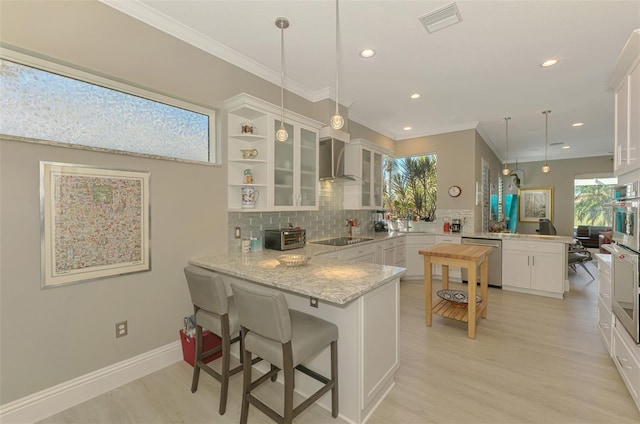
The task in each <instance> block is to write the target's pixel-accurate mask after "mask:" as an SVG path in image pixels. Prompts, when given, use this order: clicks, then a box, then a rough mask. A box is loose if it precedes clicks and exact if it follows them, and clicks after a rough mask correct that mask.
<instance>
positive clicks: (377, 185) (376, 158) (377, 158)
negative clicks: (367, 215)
mask: <svg viewBox="0 0 640 424" xmlns="http://www.w3.org/2000/svg"><path fill="white" fill-rule="evenodd" d="M373 202H374V204H373V205H371V206H378V207H380V206H382V155H381V154H380V153H374V154H373Z"/></svg>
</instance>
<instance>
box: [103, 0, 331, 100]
mask: <svg viewBox="0 0 640 424" xmlns="http://www.w3.org/2000/svg"><path fill="white" fill-rule="evenodd" d="M98 1H99V2H101V3H103V4H104V5H106V6H109V7H111V8H113V9H115V10H117V11H119V12H122V13H124V14H125V15H128V16H131V17H132V18H134V19H136V20H138V21H140V22H143V23H145V24H147V25H149V26H152V27H154V28H156V29H158V30H160V31H162V32H164V33H166V34H169V35H171V36H173V37H175V38H177V39H179V40H182V41H184V42H185V43H187V44H190V45H192V46H194V47H197V48H198V49H200V50H203V51H205V52H207V53H209V54H211V55H213V56H216V57H217V58H219V59H222V60H224V61H225V62H229V63H230V64H232V65H234V66H237V67H238V68H240V69H243V70H245V71H247V72H250V73H252V74H254V75H256V76H258V77H260V78H262V79H264V80H266V81H269V82H270V83H272V84H275V85H277V86H280V77H281V75H280V72H275V71H273V70H271V69H269V68H267V67H266V66H264V65H262V64H260V63H258V62H256V61H255V60H253V59H251V58H250V57H247V56H245V55H243V54H240V53H238V52H237V51H235V50H233V49H231V48H229V47H228V46H226V45H224V44H222V43H220V42H218V41H216V40H214V39H212V38H210V37H207V36H206V35H204V34H202V33H201V32H198V31H195V30H194V29H192V28H189V27H188V26H186V25H184V24H182V23H181V22H179V21H176V20H175V19H172V18H170V17H168V16H167V15H165V14H163V13H160V12H158V11H156V10H155V9H152V8H151V7H149V6H147V5H146V4H144V3H141V2H140V1H138V0H98ZM284 88H285V89H286V90H287V91H290V92H292V93H294V94H297V95H298V96H300V97H302V98H304V99H306V100H309V101H311V102H316V101H317V100H315V99H318V98H319V99H320V100H323V99H324V97H322V96H324V95H325V94H324V89H323V90H318V91H314V90H311V89H309V88H308V87H306V86H305V85H303V84H301V83H299V82H297V81H295V80H292V79H291V78H287V77H286V76H285V81H284Z"/></svg>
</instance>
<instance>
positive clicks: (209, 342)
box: [180, 330, 222, 366]
mask: <svg viewBox="0 0 640 424" xmlns="http://www.w3.org/2000/svg"><path fill="white" fill-rule="evenodd" d="M180 341H181V342H182V356H183V357H184V360H185V361H186V362H187V363H188V364H189V365H191V366H193V364H194V359H195V357H196V338H195V337H189V336H187V335H186V334H185V333H184V331H183V330H180ZM221 343H222V342H221V340H220V337H218V336H216V335H215V334H213V333H212V332H211V331H203V332H202V344H203V346H202V351H203V352H206V351H208V350H211V349H213V348H214V347H216V346H218V345H220V344H221ZM221 356H222V352H218V353H216V354H215V355H211V356H209V357H208V358H207V359H205V360H204V362H211V361H213V360H214V359H216V358H219V357H221Z"/></svg>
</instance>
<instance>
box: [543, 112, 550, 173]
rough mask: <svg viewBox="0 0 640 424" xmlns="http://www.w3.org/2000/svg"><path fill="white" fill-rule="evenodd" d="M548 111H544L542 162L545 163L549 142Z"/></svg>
mask: <svg viewBox="0 0 640 424" xmlns="http://www.w3.org/2000/svg"><path fill="white" fill-rule="evenodd" d="M549 112H551V111H550V110H547V111H545V112H544V164H545V165H546V164H547V145H548V144H549Z"/></svg>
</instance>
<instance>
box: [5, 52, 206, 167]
mask: <svg viewBox="0 0 640 424" xmlns="http://www.w3.org/2000/svg"><path fill="white" fill-rule="evenodd" d="M57 68H61V67H60V66H57ZM70 73H72V74H84V73H81V72H79V71H74V70H70ZM61 74H62V72H60V73H58V72H57V69H56V73H53V72H48V71H44V70H41V69H38V68H36V67H32V66H27V65H24V64H21V63H18V62H14V61H10V60H6V59H0V90H1V91H0V92H1V98H2V101H0V117H1V118H0V133H1V134H6V135H13V136H20V137H26V138H32V139H39V140H47V141H55V142H61V143H69V144H73V145H81V146H89V147H99V148H105V149H111V150H118V151H124V152H132V153H137V154H146V155H152V156H161V157H167V158H174V159H183V160H188V161H198V162H213V163H215V162H216V160H217V158H216V155H215V152H216V149H215V142H214V140H215V112H214V111H213V110H210V109H206V108H203V107H199V106H197V105H192V104H188V103H185V102H182V101H179V100H176V99H172V98H169V97H166V96H161V95H159V94H156V93H151V92H147V91H146V90H141V89H138V88H136V87H129V86H126V85H124V84H120V83H115V82H112V81H109V80H106V79H103V78H99V77H95V76H93V78H92V80H94V81H92V82H85V81H82V80H80V79H77V78H76V75H72V77H69V76H64V75H61ZM85 75H86V74H85ZM95 80H100V83H99V84H96V83H95ZM111 82H112V83H113V84H110V83H111ZM107 85H112V86H117V87H115V89H114V88H109V87H107ZM130 93H135V94H130Z"/></svg>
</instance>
